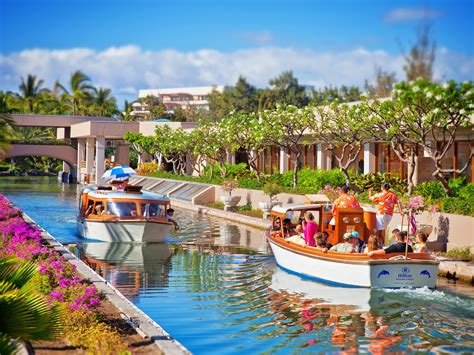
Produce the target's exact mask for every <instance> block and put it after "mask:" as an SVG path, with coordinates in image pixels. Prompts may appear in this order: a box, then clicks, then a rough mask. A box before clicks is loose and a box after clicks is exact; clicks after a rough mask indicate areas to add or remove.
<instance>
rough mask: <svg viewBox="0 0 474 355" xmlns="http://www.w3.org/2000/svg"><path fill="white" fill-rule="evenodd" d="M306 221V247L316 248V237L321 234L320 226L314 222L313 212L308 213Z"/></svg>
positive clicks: (305, 216) (305, 217) (304, 232)
mask: <svg viewBox="0 0 474 355" xmlns="http://www.w3.org/2000/svg"><path fill="white" fill-rule="evenodd" d="M304 219H305V224H304V231H303V234H304V241H305V243H306V245H309V246H311V247H314V246H315V245H316V243H315V241H314V235H315V234H316V233H318V232H319V226H318V224H317V223H316V222H314V216H313V214H312V213H311V212H306V213H305V215H304Z"/></svg>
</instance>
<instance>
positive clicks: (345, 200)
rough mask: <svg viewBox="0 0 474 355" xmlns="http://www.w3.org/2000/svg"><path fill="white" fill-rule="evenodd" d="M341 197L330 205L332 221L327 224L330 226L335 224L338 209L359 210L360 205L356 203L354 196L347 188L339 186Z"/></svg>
mask: <svg viewBox="0 0 474 355" xmlns="http://www.w3.org/2000/svg"><path fill="white" fill-rule="evenodd" d="M339 191H340V192H341V195H340V196H339V197H338V198H337V199H336V200H335V201H334V203H333V204H332V215H333V219H331V222H329V223H330V224H331V225H335V224H336V220H335V219H334V218H335V217H336V211H337V210H338V209H340V208H360V203H359V201H357V199H356V198H355V196H354V195H351V194H350V193H349V187H348V186H346V185H344V186H341V188H340V190H339Z"/></svg>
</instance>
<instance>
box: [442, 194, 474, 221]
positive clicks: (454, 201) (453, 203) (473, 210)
mask: <svg viewBox="0 0 474 355" xmlns="http://www.w3.org/2000/svg"><path fill="white" fill-rule="evenodd" d="M441 211H443V212H446V213H455V214H463V215H466V216H473V217H474V203H473V201H472V200H465V199H462V198H459V197H446V198H444V199H443V201H442V204H441Z"/></svg>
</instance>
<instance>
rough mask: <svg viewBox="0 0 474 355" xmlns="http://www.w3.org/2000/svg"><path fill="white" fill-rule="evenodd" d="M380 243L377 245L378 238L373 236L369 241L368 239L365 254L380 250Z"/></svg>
mask: <svg viewBox="0 0 474 355" xmlns="http://www.w3.org/2000/svg"><path fill="white" fill-rule="evenodd" d="M378 248H379V247H378V243H377V236H376V235H373V234H372V235H371V236H370V237H369V239H367V246H366V247H365V249H364V253H366V254H367V253H368V252H369V251H374V250H378Z"/></svg>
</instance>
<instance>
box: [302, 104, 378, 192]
mask: <svg viewBox="0 0 474 355" xmlns="http://www.w3.org/2000/svg"><path fill="white" fill-rule="evenodd" d="M315 111H316V113H317V116H316V119H314V120H311V121H310V128H311V130H312V132H313V133H314V134H315V137H316V138H317V139H320V140H321V141H322V142H324V143H326V145H327V148H326V149H327V150H329V151H330V152H331V153H332V156H333V157H334V158H335V159H336V161H337V164H338V167H339V169H340V170H341V172H342V173H343V174H344V177H345V180H346V185H347V186H349V187H350V188H351V189H353V190H354V191H356V192H359V189H358V188H357V187H356V186H355V185H354V184H352V182H351V178H350V175H349V169H350V167H351V166H352V165H353V164H354V163H355V161H356V160H357V158H358V156H359V154H360V152H361V151H362V149H363V147H364V144H365V143H369V142H371V141H373V140H374V138H373V133H372V127H373V117H371V116H370V115H368V112H367V110H366V108H365V106H364V105H363V104H356V105H348V104H340V103H338V102H337V101H334V102H333V103H331V104H330V105H326V106H317V107H316V108H315Z"/></svg>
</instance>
